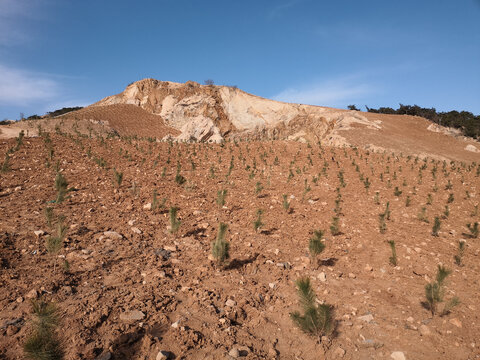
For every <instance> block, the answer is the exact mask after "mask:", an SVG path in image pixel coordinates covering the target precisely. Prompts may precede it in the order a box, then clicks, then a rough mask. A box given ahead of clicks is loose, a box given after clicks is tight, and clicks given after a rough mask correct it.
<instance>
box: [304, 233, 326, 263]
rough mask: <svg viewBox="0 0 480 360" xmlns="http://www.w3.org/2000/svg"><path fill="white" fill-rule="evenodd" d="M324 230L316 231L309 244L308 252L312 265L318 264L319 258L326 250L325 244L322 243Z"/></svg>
mask: <svg viewBox="0 0 480 360" xmlns="http://www.w3.org/2000/svg"><path fill="white" fill-rule="evenodd" d="M322 239H323V230H314V231H313V236H312V237H311V238H310V241H309V243H308V250H309V252H310V257H311V258H312V264H314V263H318V262H317V256H318V255H319V254H320V253H321V252H323V250H325V244H324V243H323V242H322Z"/></svg>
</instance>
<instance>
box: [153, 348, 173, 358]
mask: <svg viewBox="0 0 480 360" xmlns="http://www.w3.org/2000/svg"><path fill="white" fill-rule="evenodd" d="M170 358H171V354H170V352H168V351H165V350H160V351H159V352H158V353H157V356H156V358H155V360H168V359H170Z"/></svg>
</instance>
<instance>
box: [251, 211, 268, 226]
mask: <svg viewBox="0 0 480 360" xmlns="http://www.w3.org/2000/svg"><path fill="white" fill-rule="evenodd" d="M262 214H263V210H262V209H257V219H256V220H255V221H254V222H253V228H254V229H255V231H258V229H260V228H261V227H262V226H263V225H265V224H264V223H262Z"/></svg>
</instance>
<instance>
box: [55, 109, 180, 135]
mask: <svg viewBox="0 0 480 360" xmlns="http://www.w3.org/2000/svg"><path fill="white" fill-rule="evenodd" d="M64 118H66V119H71V118H73V119H76V120H94V121H100V122H103V123H104V124H105V125H107V126H109V127H110V128H112V129H115V130H116V131H117V132H118V133H119V134H120V135H122V136H134V135H137V136H141V137H152V138H153V137H156V138H159V139H161V138H163V137H164V136H166V135H173V136H176V135H178V134H180V131H178V130H176V129H173V128H171V127H169V126H166V125H165V124H164V122H163V120H162V118H161V117H160V116H159V115H154V114H152V113H150V112H148V111H146V110H144V109H142V108H141V107H139V106H136V105H129V104H115V105H107V106H89V107H86V108H83V109H81V110H78V111H75V112H72V113H71V114H66V115H64Z"/></svg>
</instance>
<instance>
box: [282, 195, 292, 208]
mask: <svg viewBox="0 0 480 360" xmlns="http://www.w3.org/2000/svg"><path fill="white" fill-rule="evenodd" d="M282 197H283V204H282V205H283V209H284V210H285V211H286V212H287V213H288V212H289V211H290V202H289V201H288V197H287V195H286V194H283V195H282Z"/></svg>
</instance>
